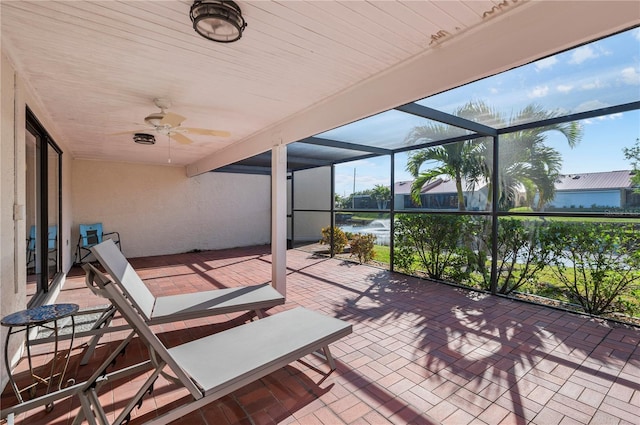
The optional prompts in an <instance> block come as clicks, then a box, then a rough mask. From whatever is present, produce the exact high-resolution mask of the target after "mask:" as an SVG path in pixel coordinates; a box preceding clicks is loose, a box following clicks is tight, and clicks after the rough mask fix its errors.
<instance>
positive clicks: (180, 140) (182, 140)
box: [170, 133, 193, 145]
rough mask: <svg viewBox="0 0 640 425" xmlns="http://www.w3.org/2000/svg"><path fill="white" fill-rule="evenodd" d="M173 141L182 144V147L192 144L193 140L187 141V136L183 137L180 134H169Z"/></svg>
mask: <svg viewBox="0 0 640 425" xmlns="http://www.w3.org/2000/svg"><path fill="white" fill-rule="evenodd" d="M170 137H171V138H172V139H173V140H175V141H176V142H178V143H180V144H183V145H188V144H190V143H193V140H191V139H189V138H188V137H187V136H185V135H184V134H182V133H171V136H170Z"/></svg>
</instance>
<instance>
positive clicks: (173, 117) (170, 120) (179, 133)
mask: <svg viewBox="0 0 640 425" xmlns="http://www.w3.org/2000/svg"><path fill="white" fill-rule="evenodd" d="M153 103H155V105H156V106H157V107H158V108H160V112H154V113H152V114H150V115H147V116H146V117H145V119H144V122H145V124H146V125H147V127H148V128H149V130H154V131H156V132H158V133H160V134H164V135H166V136H168V137H170V138H171V139H173V140H175V141H176V142H178V143H182V144H189V143H193V140H191V139H190V138H188V137H187V136H186V135H185V134H197V135H201V136H214V137H229V136H230V135H231V133H229V132H228V131H223V130H211V129H207V128H193V127H182V126H181V124H182V122H183V121H184V120H186V118H185V117H183V116H182V115H179V114H176V113H173V112H166V110H167V109H169V107H170V106H171V101H170V100H169V99H164V98H157V99H154V100H153ZM141 132H142V131H141V130H139V129H138V130H131V131H123V132H120V133H114V135H120V134H135V133H141Z"/></svg>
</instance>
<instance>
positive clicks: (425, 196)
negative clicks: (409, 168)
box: [394, 177, 489, 211]
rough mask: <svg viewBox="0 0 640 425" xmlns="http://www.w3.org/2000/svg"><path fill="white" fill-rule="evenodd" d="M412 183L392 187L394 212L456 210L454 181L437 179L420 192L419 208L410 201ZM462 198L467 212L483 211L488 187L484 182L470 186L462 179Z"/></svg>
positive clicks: (406, 182)
mask: <svg viewBox="0 0 640 425" xmlns="http://www.w3.org/2000/svg"><path fill="white" fill-rule="evenodd" d="M412 183H413V182H412V181H401V182H396V184H395V186H394V190H395V193H394V207H395V209H396V210H402V209H410V208H425V209H437V210H457V209H458V191H457V190H456V182H455V180H452V179H449V178H443V177H439V178H436V179H434V180H432V181H430V182H428V183H426V184H425V185H424V186H422V189H421V190H420V201H421V203H422V205H421V206H418V205H415V203H414V202H413V200H412V199H411V184H412ZM462 188H463V196H464V203H465V208H466V209H467V210H469V211H473V210H476V211H477V210H484V209H485V208H486V205H487V193H488V190H489V189H488V185H487V184H486V183H485V182H482V183H475V184H470V183H469V182H467V181H465V180H464V179H463V181H462Z"/></svg>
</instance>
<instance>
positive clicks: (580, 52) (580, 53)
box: [569, 46, 598, 65]
mask: <svg viewBox="0 0 640 425" xmlns="http://www.w3.org/2000/svg"><path fill="white" fill-rule="evenodd" d="M597 57H598V54H597V53H596V52H594V50H593V49H592V48H591V47H590V46H582V47H578V48H577V49H576V50H574V51H573V53H572V54H571V60H569V63H571V64H575V65H578V64H581V63H582V62H584V61H586V60H589V59H595V58H597Z"/></svg>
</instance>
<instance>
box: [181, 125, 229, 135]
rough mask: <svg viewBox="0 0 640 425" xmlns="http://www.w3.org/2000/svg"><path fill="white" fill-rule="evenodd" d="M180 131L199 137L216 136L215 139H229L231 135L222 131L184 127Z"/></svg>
mask: <svg viewBox="0 0 640 425" xmlns="http://www.w3.org/2000/svg"><path fill="white" fill-rule="evenodd" d="M182 130H186V131H187V133H191V134H198V135H201V136H216V137H229V136H231V133H229V132H228V131H224V130H210V129H207V128H189V127H185V128H182Z"/></svg>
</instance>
